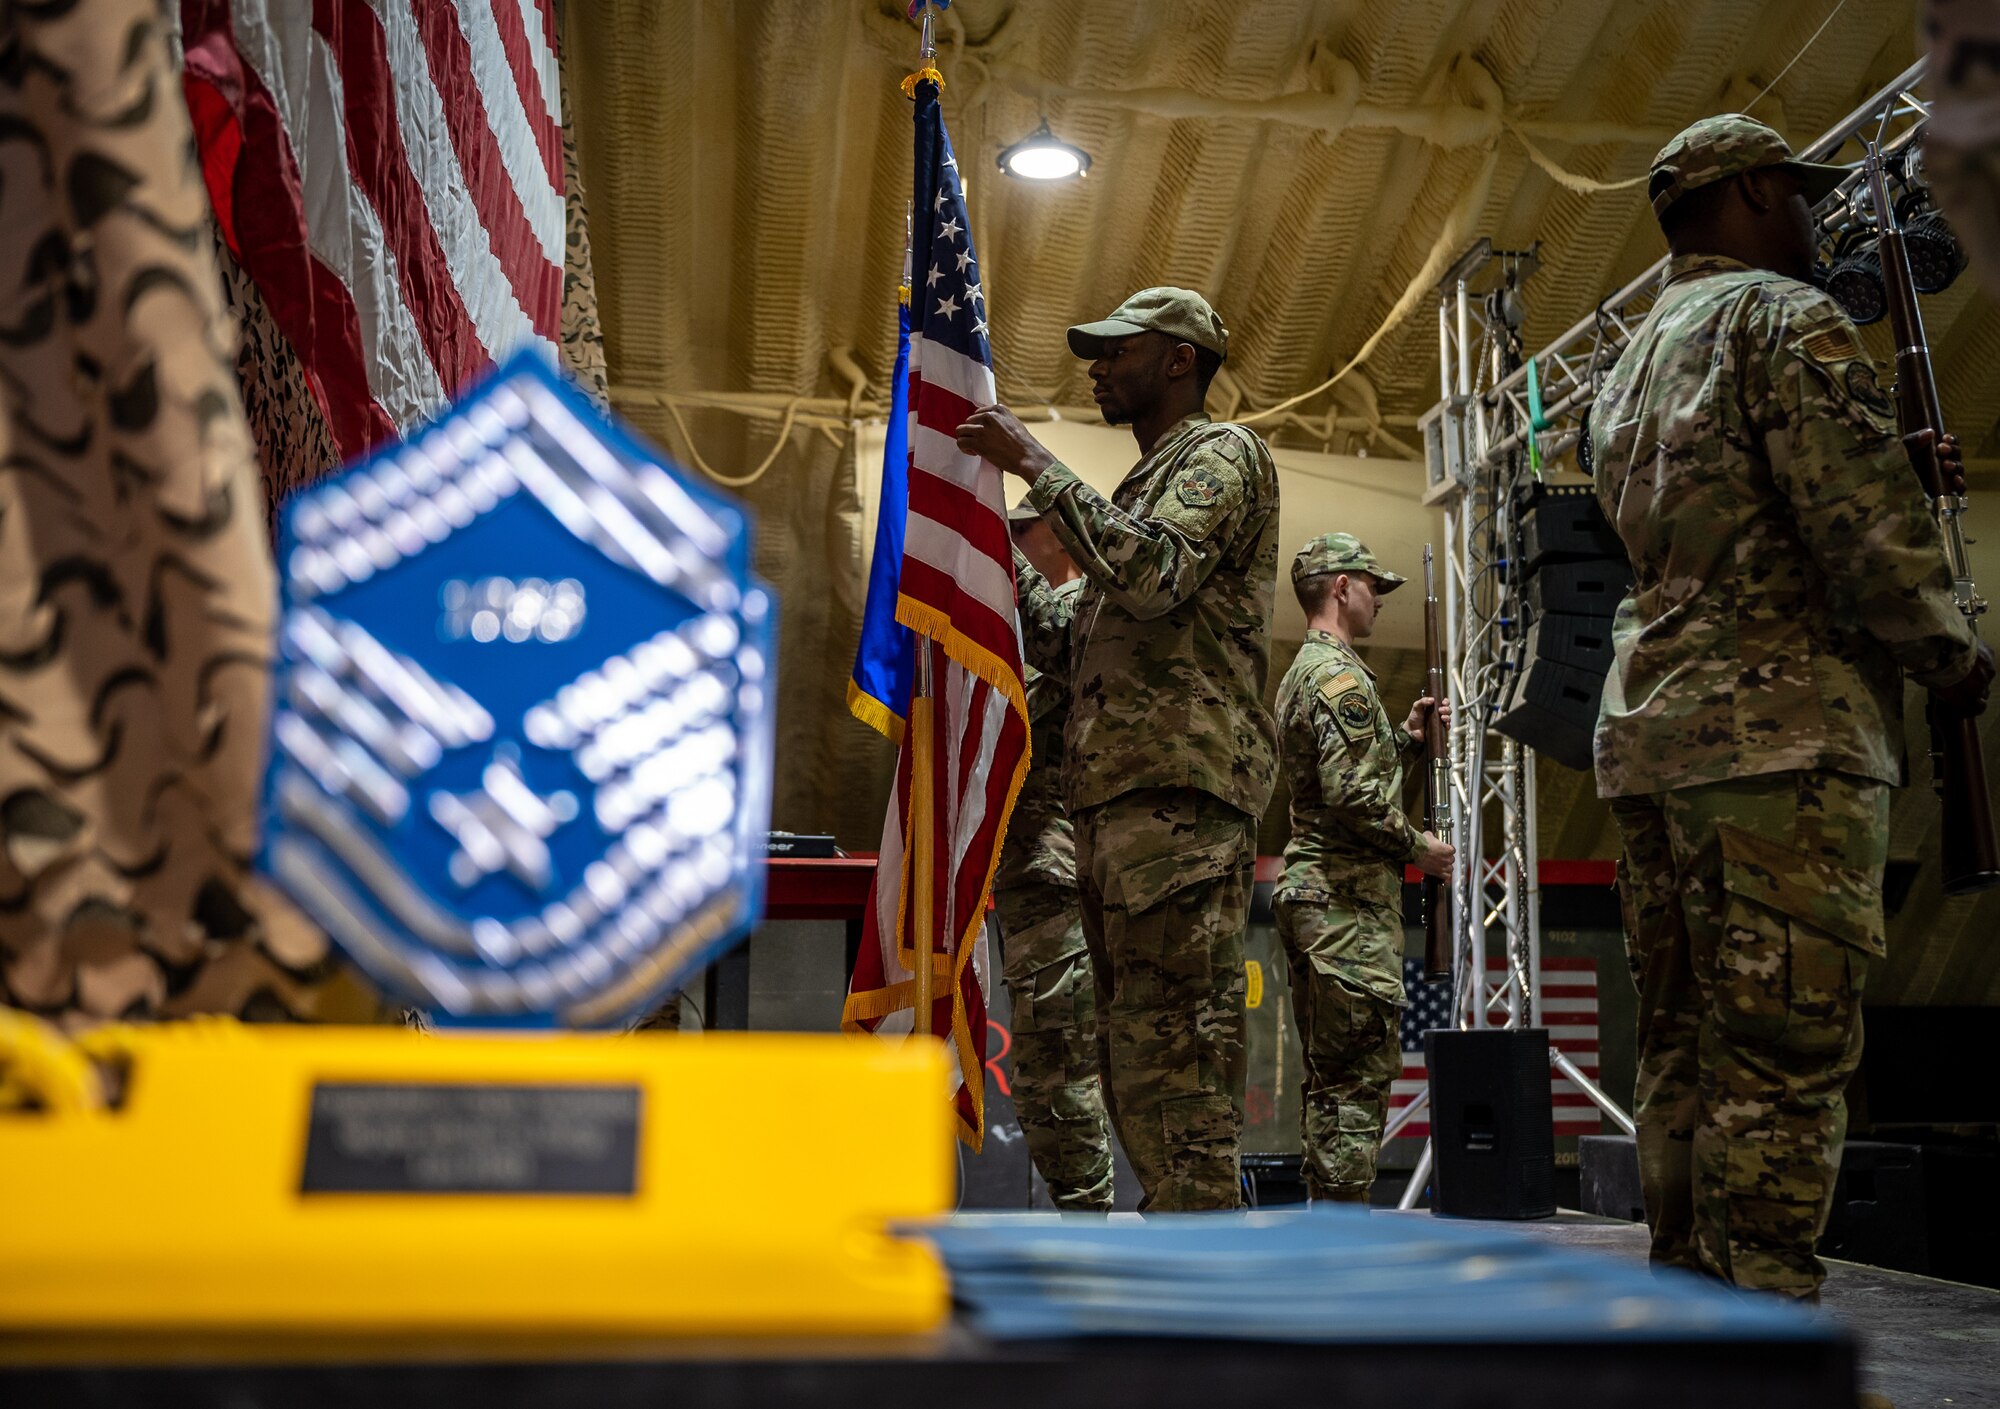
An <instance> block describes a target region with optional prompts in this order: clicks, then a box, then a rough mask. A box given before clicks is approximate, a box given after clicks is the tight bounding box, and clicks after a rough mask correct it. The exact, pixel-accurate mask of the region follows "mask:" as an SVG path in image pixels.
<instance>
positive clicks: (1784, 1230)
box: [1722, 1140, 1833, 1293]
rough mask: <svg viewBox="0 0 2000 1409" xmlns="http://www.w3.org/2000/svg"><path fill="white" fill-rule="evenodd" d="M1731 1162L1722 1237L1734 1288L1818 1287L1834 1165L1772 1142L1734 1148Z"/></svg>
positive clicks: (1730, 1151) (1730, 1148)
mask: <svg viewBox="0 0 2000 1409" xmlns="http://www.w3.org/2000/svg"><path fill="white" fill-rule="evenodd" d="M1727 1157H1728V1167H1727V1168H1726V1169H1725V1170H1724V1171H1723V1181H1724V1185H1725V1187H1726V1190H1727V1193H1728V1208H1727V1210H1726V1212H1725V1213H1724V1215H1723V1216H1724V1218H1725V1219H1726V1220H1727V1221H1726V1223H1725V1225H1724V1227H1723V1229H1722V1234H1723V1237H1724V1239H1725V1240H1726V1242H1727V1244H1728V1255H1729V1269H1728V1270H1729V1278H1730V1280H1731V1281H1733V1282H1735V1283H1737V1284H1738V1285H1739V1286H1744V1287H1751V1288H1755V1289H1758V1290H1762V1291H1777V1292H1793V1293H1797V1292H1799V1291H1804V1290H1809V1289H1810V1288H1811V1287H1812V1286H1813V1285H1814V1283H1815V1281H1816V1278H1815V1277H1814V1273H1813V1244H1814V1243H1816V1242H1817V1241H1818V1240H1819V1234H1820V1211H1821V1210H1822V1209H1824V1208H1825V1207H1826V1206H1827V1196H1828V1194H1829V1193H1830V1192H1831V1189H1830V1185H1831V1182H1832V1179H1833V1168H1832V1165H1831V1163H1830V1162H1828V1161H1827V1160H1825V1159H1822V1158H1820V1157H1818V1156H1817V1154H1816V1152H1812V1151H1802V1150H1800V1149H1799V1148H1798V1147H1797V1146H1790V1145H1788V1146H1779V1145H1774V1144H1773V1143H1772V1142H1770V1141H1766V1140H1731V1141H1730V1142H1729V1143H1728V1156H1727Z"/></svg>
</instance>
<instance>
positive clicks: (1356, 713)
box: [1333, 690, 1375, 728]
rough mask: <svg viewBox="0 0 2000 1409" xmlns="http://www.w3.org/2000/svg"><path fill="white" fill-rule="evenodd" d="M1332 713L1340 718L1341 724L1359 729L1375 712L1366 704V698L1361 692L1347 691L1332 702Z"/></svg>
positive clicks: (1372, 717) (1371, 718) (1370, 719)
mask: <svg viewBox="0 0 2000 1409" xmlns="http://www.w3.org/2000/svg"><path fill="white" fill-rule="evenodd" d="M1333 708H1334V712H1335V713H1336V714H1338V715H1339V716H1340V722H1341V723H1342V724H1346V725H1349V726H1350V727H1355V728H1359V727H1362V726H1365V725H1366V724H1368V723H1369V722H1370V721H1372V720H1373V719H1374V717H1375V711H1374V710H1373V709H1372V708H1371V707H1370V706H1369V704H1368V696H1367V694H1366V693H1365V692H1364V691H1361V690H1349V691H1348V692H1347V693H1346V694H1344V695H1342V696H1341V697H1340V698H1339V699H1337V700H1335V701H1334V704H1333Z"/></svg>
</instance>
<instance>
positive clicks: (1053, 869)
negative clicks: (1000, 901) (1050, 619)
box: [993, 578, 1083, 890]
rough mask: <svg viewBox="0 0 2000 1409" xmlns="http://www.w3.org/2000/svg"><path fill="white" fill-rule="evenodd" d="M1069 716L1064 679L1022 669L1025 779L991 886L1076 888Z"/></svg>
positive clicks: (1065, 591) (1064, 590) (1071, 592)
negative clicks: (1067, 781) (1066, 750)
mask: <svg viewBox="0 0 2000 1409" xmlns="http://www.w3.org/2000/svg"><path fill="white" fill-rule="evenodd" d="M1053 591H1054V592H1055V595H1056V596H1057V597H1059V598H1067V599H1069V607H1068V610H1070V611H1074V609H1075V598H1076V596H1077V594H1078V593H1080V592H1081V591H1083V580H1082V579H1081V578H1078V579H1076V580H1075V581H1072V582H1065V583H1064V584H1063V585H1062V586H1060V587H1057V588H1054V589H1053ZM1068 715H1069V677H1068V676H1067V675H1065V674H1058V673H1054V672H1051V671H1046V670H1037V669H1035V668H1034V667H1033V666H1029V667H1028V757H1029V762H1028V779H1027V781H1026V782H1024V783H1023V784H1022V785H1021V795H1020V796H1019V797H1017V798H1015V799H1014V815H1013V817H1012V819H1011V820H1009V822H1008V823H1007V843H1006V845H1005V846H1003V847H1001V849H1000V869H999V870H998V871H997V872H996V873H995V874H994V877H993V886H994V889H996V890H998V889H1000V888H1002V887H1005V886H1014V885H1020V884H1022V883H1023V882H1027V881H1046V882H1048V883H1049V884H1050V885H1058V886H1065V887H1067V888H1069V889H1070V890H1075V889H1076V829H1075V828H1073V827H1071V826H1070V824H1069V814H1068V813H1067V812H1065V811H1063V795H1062V766H1063V721H1064V720H1065V719H1066V718H1067V717H1068Z"/></svg>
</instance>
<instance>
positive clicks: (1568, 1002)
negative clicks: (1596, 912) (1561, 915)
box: [1389, 955, 1603, 1140]
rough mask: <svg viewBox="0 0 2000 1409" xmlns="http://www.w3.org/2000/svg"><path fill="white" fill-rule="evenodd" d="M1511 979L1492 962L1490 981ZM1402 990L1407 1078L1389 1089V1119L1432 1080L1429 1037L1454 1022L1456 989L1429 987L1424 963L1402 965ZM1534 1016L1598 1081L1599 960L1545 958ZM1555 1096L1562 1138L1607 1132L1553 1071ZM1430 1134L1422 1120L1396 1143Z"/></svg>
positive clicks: (1593, 1109)
mask: <svg viewBox="0 0 2000 1409" xmlns="http://www.w3.org/2000/svg"><path fill="white" fill-rule="evenodd" d="M1505 976H1506V961H1505V960H1504V959H1500V958H1498V957H1489V958H1488V960H1487V973H1486V977H1487V981H1488V982H1489V983H1498V982H1499V981H1500V980H1501V979H1502V978H1504V977H1505ZM1403 991H1404V993H1405V994H1407V995H1408V997H1409V1006H1408V1007H1406V1008H1404V1009H1403V1074H1402V1075H1401V1076H1399V1077H1397V1078H1396V1083H1395V1085H1393V1086H1391V1087H1390V1088H1389V1115H1390V1118H1391V1119H1393V1118H1394V1117H1395V1114H1396V1112H1397V1111H1399V1110H1401V1109H1402V1108H1403V1107H1404V1106H1407V1105H1408V1104H1409V1103H1410V1102H1411V1101H1412V1100H1413V1099H1414V1098H1415V1097H1416V1095H1417V1093H1418V1092H1420V1091H1422V1090H1423V1089H1424V1088H1425V1086H1426V1085H1427V1084H1428V1083H1429V1081H1430V1074H1429V1072H1428V1071H1427V1070H1426V1069H1425V1067H1424V1034H1425V1033H1426V1032H1428V1031H1430V1030H1431V1029H1432V1028H1437V1027H1449V1026H1450V1025H1451V1023H1452V1009H1451V985H1450V984H1448V983H1435V984H1433V983H1426V982H1424V966H1423V961H1422V960H1419V959H1405V960H1404V961H1403ZM1535 1016H1536V1022H1537V1024H1538V1025H1539V1026H1541V1027H1545V1028H1547V1029H1548V1031H1549V1045H1550V1046H1551V1047H1554V1048H1557V1049H1559V1050H1560V1051H1561V1052H1562V1054H1563V1055H1564V1056H1566V1057H1568V1058H1569V1059H1570V1060H1571V1061H1573V1062H1575V1063H1576V1065H1577V1068H1578V1069H1579V1070H1580V1071H1582V1072H1583V1074H1584V1075H1585V1076H1587V1077H1589V1078H1590V1079H1591V1080H1592V1081H1596V1080H1597V1079H1598V1077H1597V961H1596V960H1595V959H1589V958H1580V957H1574V956H1569V955H1565V956H1563V957H1560V958H1554V959H1551V958H1548V957H1546V956H1544V957H1543V959H1542V991H1541V993H1540V994H1539V995H1537V997H1536V1001H1535ZM1550 1076H1551V1091H1552V1095H1553V1098H1554V1101H1555V1127H1556V1134H1558V1135H1596V1134H1599V1133H1601V1130H1602V1119H1603V1118H1602V1116H1601V1114H1600V1113H1599V1111H1598V1109H1597V1106H1596V1104H1595V1103H1594V1102H1593V1101H1592V1100H1591V1099H1590V1097H1588V1096H1586V1095H1584V1094H1583V1092H1582V1091H1581V1090H1579V1089H1578V1088H1577V1086H1576V1085H1575V1083H1573V1082H1571V1081H1570V1080H1569V1079H1568V1078H1566V1077H1557V1076H1555V1075H1554V1073H1553V1071H1551V1073H1550ZM1430 1133H1431V1127H1430V1122H1429V1121H1428V1120H1427V1119H1425V1118H1424V1117H1423V1116H1421V1115H1420V1116H1418V1117H1417V1118H1416V1119H1415V1120H1412V1121H1411V1122H1410V1123H1409V1124H1408V1125H1406V1126H1404V1127H1403V1128H1402V1129H1401V1130H1399V1131H1397V1132H1396V1135H1397V1138H1398V1139H1402V1138H1406V1137H1407V1138H1411V1139H1417V1140H1422V1139H1424V1138H1426V1137H1427V1136H1429V1134H1430Z"/></svg>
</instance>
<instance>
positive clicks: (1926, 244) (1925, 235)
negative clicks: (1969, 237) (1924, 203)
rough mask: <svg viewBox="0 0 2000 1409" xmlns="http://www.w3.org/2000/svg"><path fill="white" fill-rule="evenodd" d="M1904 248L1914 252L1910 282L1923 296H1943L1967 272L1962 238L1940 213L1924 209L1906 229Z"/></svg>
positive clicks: (1911, 257)
mask: <svg viewBox="0 0 2000 1409" xmlns="http://www.w3.org/2000/svg"><path fill="white" fill-rule="evenodd" d="M1903 246H1904V248H1905V249H1907V250H1908V251H1909V252H1910V282H1911V283H1912V284H1914V285H1916V288H1917V292H1918V293H1920V294H1938V293H1943V292H1944V291H1945V290H1946V289H1948V288H1950V287H1951V285H1952V281H1953V280H1954V279H1956V278H1958V276H1959V275H1960V274H1962V273H1964V272H1965V251H1964V250H1962V249H1960V248H1959V246H1958V236H1956V235H1954V234H1953V233H1952V230H1951V226H1950V225H1948V224H1946V223H1945V218H1944V216H1943V215H1942V214H1941V213H1940V212H1938V211H1936V210H1923V211H1920V212H1919V213H1918V214H1916V215H1914V216H1912V217H1911V218H1910V220H1909V222H1908V223H1907V224H1905V225H1904V226H1903Z"/></svg>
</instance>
